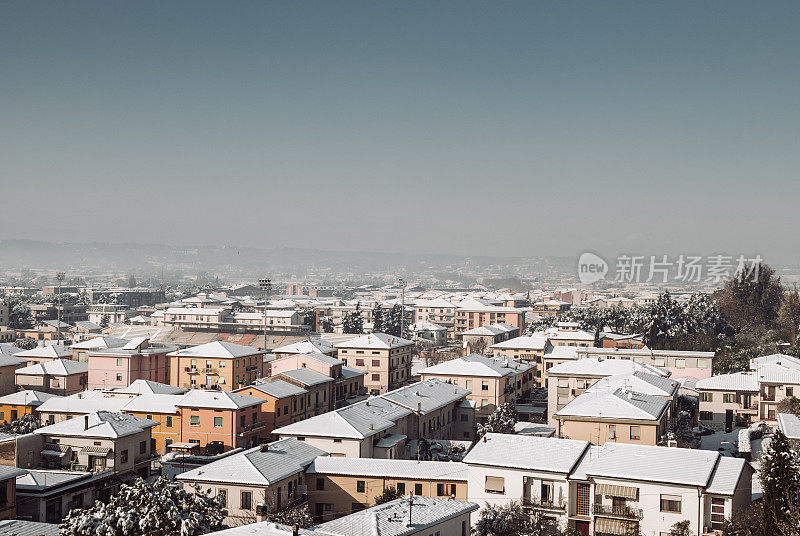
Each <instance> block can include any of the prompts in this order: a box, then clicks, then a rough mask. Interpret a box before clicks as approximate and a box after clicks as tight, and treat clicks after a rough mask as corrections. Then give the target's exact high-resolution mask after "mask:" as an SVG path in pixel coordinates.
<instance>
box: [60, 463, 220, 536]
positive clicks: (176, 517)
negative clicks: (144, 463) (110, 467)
mask: <svg viewBox="0 0 800 536" xmlns="http://www.w3.org/2000/svg"><path fill="white" fill-rule="evenodd" d="M226 514H227V511H226V510H224V509H223V502H222V499H221V498H220V497H211V496H210V494H208V493H203V492H201V491H200V490H199V489H196V491H195V492H194V493H191V492H188V491H186V490H185V489H184V488H183V486H182V485H181V484H179V483H175V482H170V481H169V480H167V479H166V478H165V477H159V478H158V479H157V480H156V481H155V482H154V483H153V484H147V483H145V482H144V481H143V480H142V479H140V478H137V479H136V481H135V482H134V483H133V484H130V485H128V484H123V485H122V486H121V487H120V490H119V493H118V494H116V495H114V496H113V497H112V498H111V500H110V501H109V502H108V503H105V504H104V503H101V502H99V501H98V502H95V504H94V506H91V507H89V508H85V509H75V510H72V511H70V512H69V514H67V516H66V517H65V518H64V520H63V521H62V522H61V526H60V527H59V535H60V536H197V535H200V534H207V533H209V532H215V531H218V530H221V529H222V528H223V526H222V520H223V519H224V518H225V515H226Z"/></svg>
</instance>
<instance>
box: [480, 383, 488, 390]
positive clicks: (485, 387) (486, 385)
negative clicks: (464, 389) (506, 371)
mask: <svg viewBox="0 0 800 536" xmlns="http://www.w3.org/2000/svg"><path fill="white" fill-rule="evenodd" d="M488 390H489V382H481V391H488Z"/></svg>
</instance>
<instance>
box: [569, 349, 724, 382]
mask: <svg viewBox="0 0 800 536" xmlns="http://www.w3.org/2000/svg"><path fill="white" fill-rule="evenodd" d="M577 351H578V357H579V358H585V357H594V358H602V359H623V360H629V361H635V362H637V363H644V364H646V365H652V366H654V367H659V368H662V369H665V370H668V371H669V372H670V373H671V374H672V376H673V377H675V378H694V379H696V380H702V379H704V378H709V377H710V376H711V371H712V369H713V367H714V352H690V351H683V350H651V349H648V348H640V349H638V350H637V349H625V348H593V347H591V346H590V347H587V348H578V350H577Z"/></svg>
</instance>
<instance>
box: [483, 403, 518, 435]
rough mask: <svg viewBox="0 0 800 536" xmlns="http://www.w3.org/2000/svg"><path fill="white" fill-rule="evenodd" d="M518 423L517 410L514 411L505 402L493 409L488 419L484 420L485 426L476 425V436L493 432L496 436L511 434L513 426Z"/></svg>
mask: <svg viewBox="0 0 800 536" xmlns="http://www.w3.org/2000/svg"><path fill="white" fill-rule="evenodd" d="M518 421H519V415H517V410H515V409H514V406H512V405H511V404H510V403H508V402H506V403H505V404H503V405H502V406H500V407H498V408H497V409H495V410H494V411H493V412H492V414H491V415H489V418H488V419H486V424H478V435H480V436H481V437H483V436H484V435H486V434H488V433H490V432H494V433H497V434H513V433H514V426H515V425H516V424H517V422H518Z"/></svg>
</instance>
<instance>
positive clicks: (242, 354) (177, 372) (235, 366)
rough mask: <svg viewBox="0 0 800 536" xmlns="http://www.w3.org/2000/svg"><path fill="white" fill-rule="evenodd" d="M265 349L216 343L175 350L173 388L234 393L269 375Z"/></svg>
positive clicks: (171, 376) (171, 375) (170, 358)
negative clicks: (235, 390) (233, 391)
mask: <svg viewBox="0 0 800 536" xmlns="http://www.w3.org/2000/svg"><path fill="white" fill-rule="evenodd" d="M265 354H266V352H265V351H264V350H256V349H255V348H253V347H251V346H244V345H241V344H234V343H231V342H224V341H214V342H210V343H208V344H201V345H200V346H193V347H191V348H185V349H183V350H176V351H174V352H170V353H168V354H167V357H168V358H169V360H170V362H169V373H170V382H169V383H170V385H174V386H176V387H183V388H185V389H217V390H220V391H232V390H234V389H238V388H240V387H242V386H244V385H250V384H251V383H253V381H255V380H256V379H258V378H263V377H265V376H268V375H269V374H268V367H269V363H265V362H264V356H265Z"/></svg>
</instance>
